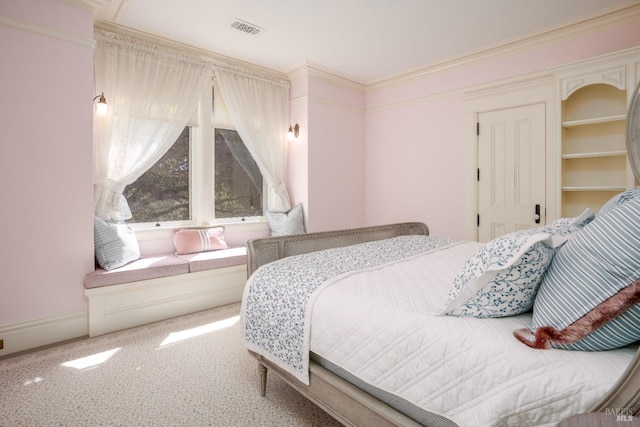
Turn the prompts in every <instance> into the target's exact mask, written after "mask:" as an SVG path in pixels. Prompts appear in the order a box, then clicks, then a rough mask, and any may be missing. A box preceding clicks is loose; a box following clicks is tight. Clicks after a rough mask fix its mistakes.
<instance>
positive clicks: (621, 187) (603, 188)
mask: <svg viewBox="0 0 640 427" xmlns="http://www.w3.org/2000/svg"><path fill="white" fill-rule="evenodd" d="M626 189H627V187H626V186H624V185H612V186H608V185H607V186H594V187H562V191H617V192H622V191H625V190H626Z"/></svg>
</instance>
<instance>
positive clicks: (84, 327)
mask: <svg viewBox="0 0 640 427" xmlns="http://www.w3.org/2000/svg"><path fill="white" fill-rule="evenodd" d="M88 334H89V322H88V312H87V310H86V309H83V310H77V311H73V312H70V313H65V314H60V315H55V316H49V317H45V318H42V319H37V320H29V321H26V322H19V323H12V324H10V325H4V326H0V339H2V340H3V345H4V348H3V349H2V350H0V357H2V356H7V355H9V354H13V353H18V352H20V351H25V350H31V349H34V348H38V347H43V346H46V345H49V344H55V343H59V342H62V341H67V340H70V339H74V338H78V337H83V336H87V335H88Z"/></svg>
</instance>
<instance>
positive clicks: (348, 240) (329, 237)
mask: <svg viewBox="0 0 640 427" xmlns="http://www.w3.org/2000/svg"><path fill="white" fill-rule="evenodd" d="M412 234H422V235H429V228H428V227H427V226H426V225H425V224H423V223H421V222H405V223H400V224H390V225H377V226H372V227H363V228H354V229H349V230H338V231H323V232H319V233H308V234H298V235H295V236H278V237H265V238H262V239H253V240H249V241H248V242H247V277H249V276H251V274H252V273H253V272H254V271H256V269H257V268H258V267H260V266H261V265H264V264H268V263H270V262H273V261H276V260H278V259H280V258H286V257H288V256H292V255H300V254H306V253H309V252H315V251H320V250H323V249H330V248H337V247H342V246H349V245H355V244H358V243H364V242H371V241H374V240H381V239H389V238H391V237H396V236H404V235H412Z"/></svg>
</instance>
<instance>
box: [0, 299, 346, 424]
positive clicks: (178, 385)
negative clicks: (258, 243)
mask: <svg viewBox="0 0 640 427" xmlns="http://www.w3.org/2000/svg"><path fill="white" fill-rule="evenodd" d="M239 312H240V304H239V303H238V304H231V305H227V306H224V307H220V308H216V309H211V310H207V311H203V312H200V313H194V314H191V315H187V316H183V317H179V318H175V319H170V320H166V321H162V322H158V323H153V324H150V325H146V326H142V327H138V328H132V329H128V330H125V331H120V332H114V333H111V334H107V335H103V336H101V337H96V338H89V339H85V340H81V341H78V342H74V343H69V344H64V345H61V346H57V347H53V348H49V349H46V350H40V351H37V352H33V353H28V354H24V355H19V356H15V357H10V358H8V359H4V360H2V361H0V426H2V427H13V426H74V427H75V426H339V425H340V424H339V423H338V422H337V421H335V420H334V419H333V418H331V417H330V416H329V415H327V414H325V413H324V412H323V411H322V410H320V409H319V408H317V407H316V406H314V405H313V404H311V403H309V402H308V401H307V400H305V399H304V398H303V397H301V396H300V395H299V394H298V393H297V392H296V391H294V390H293V389H292V388H290V387H289V386H288V385H287V384H285V383H284V382H282V381H281V380H280V379H279V378H278V377H277V376H276V375H269V377H268V381H267V395H266V396H265V397H262V396H260V393H259V389H258V374H257V362H256V361H255V359H253V358H252V357H251V356H249V355H248V354H247V351H246V350H245V349H244V347H243V346H242V345H241V343H240V326H239V322H238V316H239Z"/></svg>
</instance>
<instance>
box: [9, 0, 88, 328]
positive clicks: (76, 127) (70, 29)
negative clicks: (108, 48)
mask: <svg viewBox="0 0 640 427" xmlns="http://www.w3.org/2000/svg"><path fill="white" fill-rule="evenodd" d="M0 15H3V16H7V17H11V18H16V19H19V20H21V21H24V22H26V23H27V24H28V23H29V22H33V23H36V24H38V25H39V26H44V27H46V28H49V29H52V30H54V31H58V30H59V31H64V32H65V33H69V34H72V35H74V36H78V37H80V38H82V39H83V40H84V41H86V42H88V43H89V44H87V45H85V44H82V43H80V42H72V41H65V40H60V39H57V38H55V37H52V36H50V35H43V34H38V33H35V32H31V31H27V30H23V29H19V28H14V27H11V26H8V25H7V26H5V25H0V40H2V41H3V42H1V43H0V57H1V58H2V67H0V75H1V77H2V78H0V93H1V94H2V96H0V117H1V119H0V120H1V121H2V144H1V146H0V182H1V183H2V184H1V186H0V199H1V200H2V209H0V223H2V224H3V232H2V244H3V247H4V250H3V253H2V257H0V272H1V273H0V277H1V280H0V325H3V324H9V323H15V322H20V321H26V320H33V319H38V318H43V317H47V316H50V315H55V314H62V313H66V312H71V311H74V310H78V309H83V308H85V307H86V302H85V298H84V294H83V290H84V288H83V285H82V282H83V278H84V275H85V274H86V273H87V272H88V271H90V270H92V269H93V262H94V261H93V223H92V212H93V186H92V180H93V166H92V165H93V161H92V120H93V118H92V114H93V112H92V103H91V100H92V98H93V96H94V94H93V48H92V47H91V45H90V43H91V39H92V38H93V20H92V19H93V18H92V15H91V12H89V11H86V10H83V9H80V8H75V7H71V6H69V5H65V4H64V3H63V2H59V1H54V0H39V1H20V2H17V1H3V2H1V3H0ZM8 40H10V41H11V42H10V43H8V42H7V41H8Z"/></svg>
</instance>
